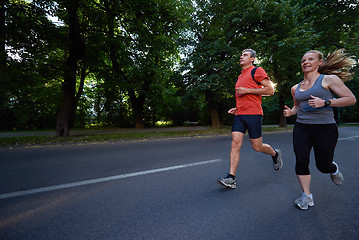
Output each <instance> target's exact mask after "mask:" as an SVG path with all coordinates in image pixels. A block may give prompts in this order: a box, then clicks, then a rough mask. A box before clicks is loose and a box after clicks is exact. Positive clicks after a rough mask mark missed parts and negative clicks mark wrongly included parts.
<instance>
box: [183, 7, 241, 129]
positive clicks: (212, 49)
mask: <svg viewBox="0 0 359 240" xmlns="http://www.w3.org/2000/svg"><path fill="white" fill-rule="evenodd" d="M234 7H235V3H233V2H230V1H220V0H219V1H218V0H217V1H196V12H195V13H194V14H193V16H192V21H191V26H192V28H191V31H192V32H193V33H192V34H193V35H194V38H195V40H194V42H193V46H192V47H193V51H192V53H191V55H190V56H189V57H188V59H187V60H186V71H187V73H186V74H185V82H186V84H187V86H188V90H189V91H192V92H196V93H202V94H204V95H205V101H206V104H207V107H208V110H209V113H210V116H211V122H212V127H213V128H219V127H220V125H221V120H220V119H221V118H220V114H219V111H218V109H219V108H220V106H221V104H222V100H223V98H224V96H225V95H226V94H225V93H226V92H227V91H230V90H229V89H231V90H232V89H233V87H234V84H235V76H236V74H237V71H238V69H236V65H238V64H237V63H236V60H238V57H237V58H236V56H235V55H236V49H237V47H233V45H231V41H232V40H233V35H230V34H228V32H227V31H226V30H228V25H229V23H228V21H231V19H230V18H228V17H227V16H228V15H229V14H231V12H232V9H233V8H234ZM232 91H233V90H232Z"/></svg>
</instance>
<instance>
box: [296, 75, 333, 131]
mask: <svg viewBox="0 0 359 240" xmlns="http://www.w3.org/2000/svg"><path fill="white" fill-rule="evenodd" d="M323 77H324V75H323V74H321V75H320V76H319V77H318V78H317V80H316V81H315V83H314V84H313V86H312V87H311V88H310V89H308V90H306V91H300V90H299V89H300V85H301V83H302V82H300V83H299V84H298V86H297V89H296V90H295V101H296V102H297V103H298V104H299V110H298V113H297V122H299V123H305V124H330V123H335V120H334V114H333V109H332V108H331V107H330V106H328V107H321V108H313V107H311V106H309V104H308V100H309V99H310V98H311V97H310V96H311V95H313V96H315V97H319V98H321V99H333V97H334V95H333V93H332V92H331V91H330V90H328V89H326V88H324V87H323V86H322V81H323Z"/></svg>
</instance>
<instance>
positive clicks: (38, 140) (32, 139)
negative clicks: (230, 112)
mask: <svg viewBox="0 0 359 240" xmlns="http://www.w3.org/2000/svg"><path fill="white" fill-rule="evenodd" d="M291 129H292V127H287V128H278V127H263V132H273V131H287V130H291ZM230 132H231V128H230V127H224V128H221V129H209V130H194V131H178V132H172V131H171V132H170V131H169V132H166V131H161V132H155V131H154V132H131V133H110V134H89V135H83V136H70V137H66V138H63V137H55V136H26V137H4V138H0V146H9V147H16V146H24V147H26V146H40V145H59V144H76V143H83V144H86V143H87V144H88V143H98V142H109V141H124V140H127V141H129V140H146V139H147V140H149V139H161V138H181V137H200V136H201V137H205V136H215V135H230Z"/></svg>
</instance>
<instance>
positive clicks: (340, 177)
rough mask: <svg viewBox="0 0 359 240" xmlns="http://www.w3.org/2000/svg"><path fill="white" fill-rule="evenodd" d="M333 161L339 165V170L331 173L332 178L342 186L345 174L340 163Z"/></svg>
mask: <svg viewBox="0 0 359 240" xmlns="http://www.w3.org/2000/svg"><path fill="white" fill-rule="evenodd" d="M333 163H334V164H335V166H337V170H338V172H337V174H335V175H334V174H333V173H331V174H330V178H331V179H332V181H333V183H335V184H336V185H338V186H340V185H342V184H343V182H344V177H343V174H342V173H341V172H340V171H339V168H338V164H336V163H335V162H333Z"/></svg>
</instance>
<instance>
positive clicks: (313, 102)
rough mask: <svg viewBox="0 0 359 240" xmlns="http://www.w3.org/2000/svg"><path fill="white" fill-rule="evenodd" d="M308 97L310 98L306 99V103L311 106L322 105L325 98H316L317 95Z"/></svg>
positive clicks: (317, 106) (318, 106)
mask: <svg viewBox="0 0 359 240" xmlns="http://www.w3.org/2000/svg"><path fill="white" fill-rule="evenodd" d="M310 97H311V98H312V99H309V100H308V104H309V106H311V107H313V108H320V107H324V102H325V100H323V99H321V98H318V97H314V96H313V95H310Z"/></svg>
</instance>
